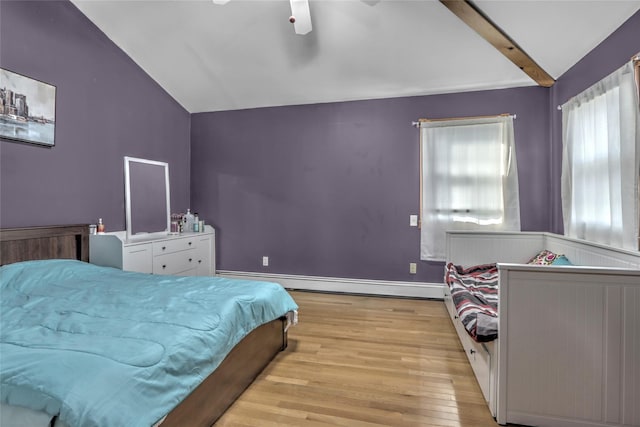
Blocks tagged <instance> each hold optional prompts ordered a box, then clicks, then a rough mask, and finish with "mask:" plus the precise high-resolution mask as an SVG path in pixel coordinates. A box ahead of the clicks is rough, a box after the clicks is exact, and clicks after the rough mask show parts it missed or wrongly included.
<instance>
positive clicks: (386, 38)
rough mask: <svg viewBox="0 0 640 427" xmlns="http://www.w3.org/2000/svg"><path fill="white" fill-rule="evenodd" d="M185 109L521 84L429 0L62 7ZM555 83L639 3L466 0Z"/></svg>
mask: <svg viewBox="0 0 640 427" xmlns="http://www.w3.org/2000/svg"><path fill="white" fill-rule="evenodd" d="M71 1H72V2H73V3H74V4H75V5H76V6H77V7H78V8H79V9H80V10H81V11H82V12H83V13H84V14H85V15H86V16H87V17H88V18H89V19H90V20H91V21H93V22H94V23H95V24H96V25H97V26H98V27H99V28H100V29H101V30H102V31H103V32H104V33H105V34H106V35H107V36H108V37H109V38H110V39H111V40H113V41H114V42H115V43H116V44H117V45H118V46H119V47H120V48H121V49H122V50H123V51H125V52H126V53H127V54H128V55H129V56H130V57H131V58H132V59H133V60H134V61H135V62H136V63H137V64H138V65H139V66H140V67H141V68H142V69H144V70H145V71H146V72H147V73H148V74H149V75H150V76H151V77H152V78H153V79H154V80H155V81H156V82H158V83H159V84H160V85H161V86H162V87H163V88H164V89H165V90H166V91H167V92H168V93H169V94H170V95H171V96H173V97H174V98H175V99H176V100H177V101H178V102H179V103H180V104H181V105H182V106H183V107H184V108H185V109H186V110H187V111H189V112H191V113H196V112H204V111H221V110H235V109H244V108H255V107H266V106H278V105H295V104H312V103H321V102H334V101H346V100H359V99H374V98H389V97H398V96H411V95H425V94H435V93H446V92H461V91H468V90H480V89H493V88H505V87H516V86H530V85H534V84H535V83H534V82H533V81H532V80H531V79H530V78H529V77H528V76H527V75H525V74H524V73H523V72H522V71H520V69H519V68H518V67H516V66H515V65H513V64H512V63H511V62H510V61H508V60H507V59H506V58H504V57H503V56H502V55H501V54H500V53H499V52H498V51H497V50H496V49H494V48H493V47H492V46H491V45H489V44H488V43H487V42H486V41H485V40H484V39H482V38H481V37H480V36H478V35H477V34H476V33H475V32H474V31H473V30H472V29H470V28H469V27H467V26H466V25H465V24H464V23H463V22H462V21H461V20H460V19H458V18H457V17H456V16H455V15H454V14H453V13H452V12H450V11H449V10H448V9H447V8H446V7H444V6H443V5H442V4H441V3H440V2H438V1H436V0H309V3H310V10H311V20H312V24H313V31H311V32H310V33H309V34H307V35H304V36H301V35H297V34H295V33H294V30H293V26H292V25H291V24H290V23H289V21H288V18H289V16H290V14H291V9H290V5H289V1H288V0H231V1H230V2H229V3H227V4H226V5H223V6H221V5H215V4H213V2H212V1H211V0H173V1H167V0H160V1H157V0H137V1H128V0H117V1H114V0H111V1H104V0H71ZM474 3H475V4H476V6H478V7H479V8H480V9H481V10H482V11H483V13H485V14H486V15H487V16H488V17H489V18H490V19H491V20H493V21H494V22H495V23H496V24H497V25H498V26H499V27H501V28H502V29H503V30H504V31H506V33H507V34H509V36H510V37H511V38H512V39H513V40H514V41H515V42H516V43H518V44H519V45H520V47H522V48H523V49H524V50H525V51H526V52H527V53H528V54H529V55H530V56H531V57H532V58H533V59H534V60H535V61H536V62H537V63H538V64H539V65H540V66H541V67H542V68H544V69H545V70H546V71H547V72H548V73H549V74H550V75H551V76H552V77H554V78H557V77H559V76H560V75H562V74H563V73H564V72H565V71H567V70H568V69H569V68H570V67H571V66H572V65H574V64H575V63H576V62H578V61H579V60H580V59H581V58H582V57H583V56H584V55H585V54H587V53H588V52H589V51H590V50H591V49H593V48H594V47H595V46H596V45H598V43H600V42H601V41H602V40H604V39H605V38H606V37H607V36H609V35H610V34H611V33H612V32H613V31H614V30H615V29H616V28H618V27H619V26H620V25H621V24H622V23H623V22H624V21H625V20H626V19H627V18H629V17H630V16H631V15H633V14H634V13H635V12H636V11H637V10H639V9H640V0H637V1H636V0H624V1H615V0H600V1H598V0H587V1H578V0H555V1H540V0H538V1H532V0H502V1H497V0H477V1H475V2H474Z"/></svg>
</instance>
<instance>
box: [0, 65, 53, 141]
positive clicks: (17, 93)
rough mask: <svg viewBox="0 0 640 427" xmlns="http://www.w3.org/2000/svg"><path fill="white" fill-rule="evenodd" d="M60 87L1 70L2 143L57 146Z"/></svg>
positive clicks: (0, 118)
mask: <svg viewBox="0 0 640 427" xmlns="http://www.w3.org/2000/svg"><path fill="white" fill-rule="evenodd" d="M55 127H56V87H55V86H53V85H50V84H47V83H43V82H40V81H38V80H34V79H31V78H29V77H26V76H23V75H21V74H17V73H14V72H11V71H9V70H5V69H3V68H0V139H6V140H10V141H19V142H30V143H33V144H40V145H44V146H48V147H53V146H54V144H55Z"/></svg>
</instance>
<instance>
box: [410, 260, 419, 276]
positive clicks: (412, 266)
mask: <svg viewBox="0 0 640 427" xmlns="http://www.w3.org/2000/svg"><path fill="white" fill-rule="evenodd" d="M417 268H418V266H417V265H416V263H415V262H410V263H409V273H410V274H416V270H417Z"/></svg>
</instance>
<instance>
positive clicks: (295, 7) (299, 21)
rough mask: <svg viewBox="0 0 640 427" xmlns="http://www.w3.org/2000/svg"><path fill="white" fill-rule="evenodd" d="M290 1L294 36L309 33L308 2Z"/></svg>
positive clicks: (300, 0) (303, 0)
mask: <svg viewBox="0 0 640 427" xmlns="http://www.w3.org/2000/svg"><path fill="white" fill-rule="evenodd" d="M218 1H219V0H218ZM290 1H291V15H292V16H293V17H294V18H295V22H294V23H293V28H294V29H295V31H296V34H301V35H304V34H307V33H308V32H310V31H311V12H310V11H309V0H290Z"/></svg>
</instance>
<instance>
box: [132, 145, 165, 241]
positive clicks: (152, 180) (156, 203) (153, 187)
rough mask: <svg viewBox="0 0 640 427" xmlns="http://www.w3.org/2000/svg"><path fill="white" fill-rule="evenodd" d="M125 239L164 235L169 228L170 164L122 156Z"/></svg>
mask: <svg viewBox="0 0 640 427" xmlns="http://www.w3.org/2000/svg"><path fill="white" fill-rule="evenodd" d="M124 185H125V210H126V216H127V218H126V221H127V240H131V239H136V238H150V237H155V236H160V235H163V236H166V235H167V234H168V233H169V230H170V226H171V225H170V210H171V203H170V198H169V164H168V163H164V162H156V161H154V160H146V159H136V158H134V157H125V158H124Z"/></svg>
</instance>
